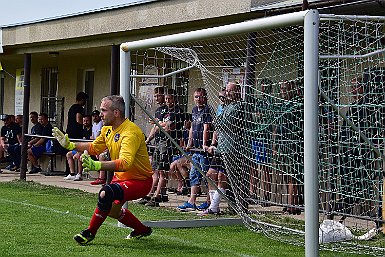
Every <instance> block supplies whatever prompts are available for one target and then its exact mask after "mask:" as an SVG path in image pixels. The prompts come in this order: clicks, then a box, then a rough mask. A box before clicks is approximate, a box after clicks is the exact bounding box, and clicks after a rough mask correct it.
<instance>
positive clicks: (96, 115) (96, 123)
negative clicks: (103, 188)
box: [90, 110, 109, 185]
mask: <svg viewBox="0 0 385 257" xmlns="http://www.w3.org/2000/svg"><path fill="white" fill-rule="evenodd" d="M91 115H92V136H91V139H95V138H97V137H98V136H99V134H100V131H101V130H102V127H103V121H102V119H101V118H100V112H99V111H98V110H94V111H93V112H92V113H91ZM108 156H109V154H108V151H105V152H104V153H103V154H100V155H99V156H98V160H99V161H108V160H109V157H108ZM106 182H107V174H106V171H105V170H100V171H99V176H98V178H97V179H96V180H94V181H92V182H91V183H90V184H91V185H104V184H106Z"/></svg>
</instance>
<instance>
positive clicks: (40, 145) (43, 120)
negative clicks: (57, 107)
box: [27, 113, 52, 174]
mask: <svg viewBox="0 0 385 257" xmlns="http://www.w3.org/2000/svg"><path fill="white" fill-rule="evenodd" d="M39 123H40V124H41V126H42V130H41V135H42V136H52V125H51V123H49V121H48V114H46V113H40V114H39ZM37 139H38V140H37V141H33V144H32V145H30V146H31V147H29V148H28V150H27V154H28V160H30V161H31V164H32V169H31V171H30V172H29V174H33V173H38V172H41V168H40V166H39V164H38V162H37V160H38V159H39V158H40V157H41V156H42V154H43V152H44V151H45V149H46V144H49V143H52V142H51V141H50V140H48V139H46V138H37ZM31 142H32V141H31Z"/></svg>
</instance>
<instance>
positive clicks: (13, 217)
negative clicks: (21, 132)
mask: <svg viewBox="0 0 385 257" xmlns="http://www.w3.org/2000/svg"><path fill="white" fill-rule="evenodd" d="M0 193H1V196H0V210H1V212H0V213H1V218H0V238H1V240H0V251H1V256H2V257H5V256H23V257H24V256H36V257H37V256H50V257H51V256H55V257H61V256H66V257H69V256H83V257H84V256H138V257H139V256H174V257H178V256H184V257H189V256H204V257H209V256H221V257H225V256H231V257H233V256H242V257H249V256H250V257H252V256H285V257H286V256H304V255H305V253H304V248H302V247H296V246H292V245H288V244H283V243H281V242H278V241H274V240H271V239H268V238H266V237H264V236H263V235H260V234H256V233H254V232H252V231H250V230H248V229H246V228H245V227H243V226H223V227H206V228H189V229H160V228H155V229H154V232H153V234H152V235H151V236H150V237H148V238H144V239H139V240H126V239H124V238H125V237H126V236H127V235H128V234H129V232H130V231H131V230H130V229H125V228H119V227H117V222H116V220H113V219H110V218H108V219H107V220H106V222H105V223H104V225H103V226H102V227H101V228H100V230H99V231H98V234H97V236H96V238H95V240H94V241H92V242H91V243H90V244H89V245H87V246H80V245H78V244H76V243H75V241H74V240H73V239H72V237H73V235H74V234H76V233H78V232H79V231H80V230H82V229H84V228H86V227H87V226H88V221H89V218H90V217H91V214H92V213H93V210H94V208H95V205H96V200H97V198H96V195H95V194H90V193H85V192H82V191H79V190H71V189H63V188H57V187H51V186H43V185H40V184H36V183H33V182H20V181H13V182H8V183H0ZM129 209H130V210H131V211H132V212H133V213H134V214H135V215H137V216H138V217H139V218H140V219H141V220H143V221H145V220H146V221H150V220H164V219H167V217H168V216H172V217H175V216H178V215H179V216H180V218H181V219H186V218H193V217H194V218H196V215H192V214H191V217H190V216H189V215H186V214H178V212H176V211H174V210H165V209H164V208H162V209H154V208H149V207H145V206H141V205H138V204H130V205H129ZM320 256H362V255H352V254H341V253H336V252H327V251H323V252H321V253H320Z"/></svg>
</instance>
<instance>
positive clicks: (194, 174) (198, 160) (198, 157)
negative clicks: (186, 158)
mask: <svg viewBox="0 0 385 257" xmlns="http://www.w3.org/2000/svg"><path fill="white" fill-rule="evenodd" d="M191 159H192V161H193V164H194V165H193V166H192V167H191V170H190V174H189V178H190V185H191V186H196V185H200V183H201V180H202V177H203V176H202V174H201V173H200V172H199V171H198V169H197V168H196V167H195V165H196V166H198V167H199V168H200V169H201V170H202V171H203V172H204V173H205V174H206V172H207V170H208V166H209V161H208V158H207V156H206V155H204V154H201V153H194V154H193V156H192V157H191Z"/></svg>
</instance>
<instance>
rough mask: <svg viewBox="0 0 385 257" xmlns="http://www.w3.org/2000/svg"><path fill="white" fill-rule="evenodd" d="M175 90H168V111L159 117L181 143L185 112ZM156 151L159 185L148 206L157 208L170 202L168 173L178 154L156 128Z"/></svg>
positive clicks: (155, 169) (168, 130)
mask: <svg viewBox="0 0 385 257" xmlns="http://www.w3.org/2000/svg"><path fill="white" fill-rule="evenodd" d="M175 100H176V94H175V90H173V89H167V91H166V94H165V101H166V106H167V110H166V112H164V113H163V114H162V115H160V117H159V124H160V125H161V126H162V128H163V129H164V130H165V131H166V132H167V133H168V134H169V135H170V136H171V137H172V138H173V139H174V140H175V141H176V142H179V139H180V138H181V132H182V127H183V119H184V118H185V115H184V112H183V110H182V109H181V108H180V107H179V106H178V105H177V104H176V102H175ZM155 129H156V131H157V133H155V135H156V136H155V141H156V142H157V143H156V144H155V151H154V155H153V163H152V164H153V171H154V172H155V173H156V174H159V179H158V184H157V186H156V190H155V192H154V195H153V196H152V198H151V200H150V201H149V202H148V203H147V204H146V205H147V206H152V207H157V206H159V203H160V202H166V201H168V195H167V193H166V191H167V188H166V186H167V180H168V173H167V172H168V171H169V170H170V163H171V160H172V156H173V154H174V153H176V148H175V146H174V145H173V144H172V142H171V140H170V139H169V138H168V137H167V135H166V134H165V133H163V132H162V131H160V129H159V127H155Z"/></svg>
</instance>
